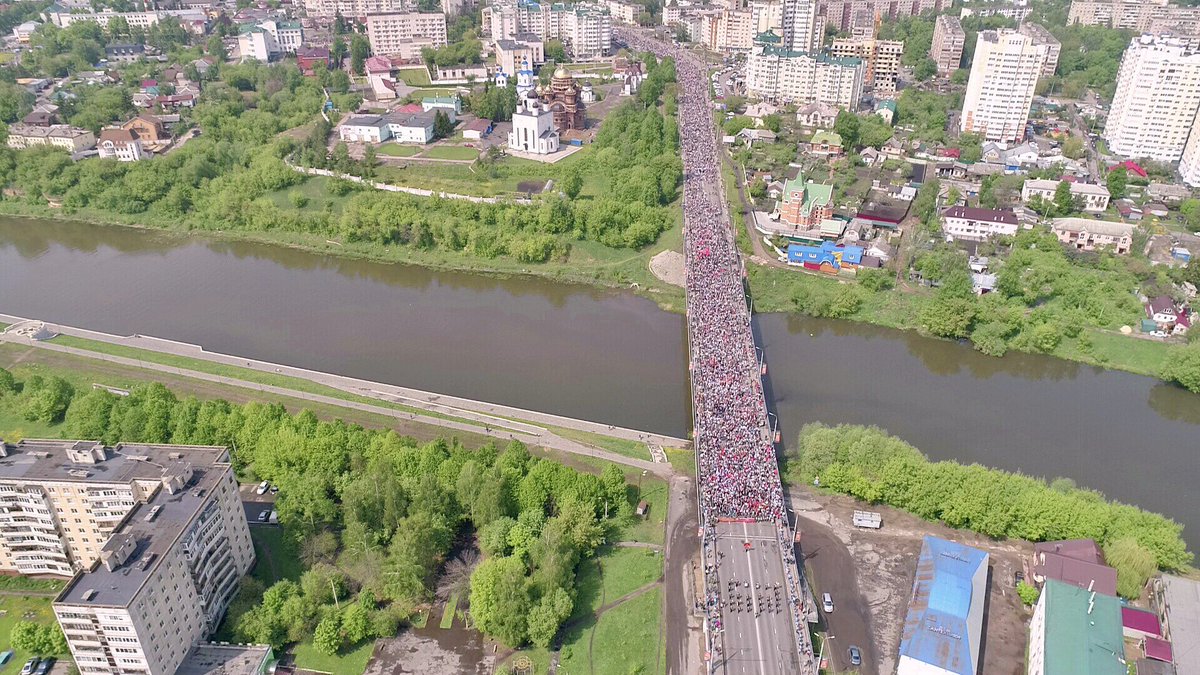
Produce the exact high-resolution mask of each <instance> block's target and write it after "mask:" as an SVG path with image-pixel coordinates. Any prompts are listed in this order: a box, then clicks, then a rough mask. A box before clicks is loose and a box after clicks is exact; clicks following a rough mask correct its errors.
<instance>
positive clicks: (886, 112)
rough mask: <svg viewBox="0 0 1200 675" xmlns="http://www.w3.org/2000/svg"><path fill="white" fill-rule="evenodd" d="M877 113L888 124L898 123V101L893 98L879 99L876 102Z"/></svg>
mask: <svg viewBox="0 0 1200 675" xmlns="http://www.w3.org/2000/svg"><path fill="white" fill-rule="evenodd" d="M875 114H876V115H879V116H880V117H882V118H883V121H885V122H887V123H888V124H895V123H896V102H895V101H891V100H884V101H879V102H877V103H876V104H875Z"/></svg>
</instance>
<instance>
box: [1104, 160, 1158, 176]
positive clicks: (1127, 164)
mask: <svg viewBox="0 0 1200 675" xmlns="http://www.w3.org/2000/svg"><path fill="white" fill-rule="evenodd" d="M1117 169H1125V171H1126V172H1127V173H1128V174H1129V177H1130V178H1148V177H1149V174H1147V173H1146V170H1145V169H1143V168H1142V165H1141V164H1138V163H1137V162H1135V161H1133V160H1132V159H1127V160H1125V161H1124V162H1118V163H1116V164H1113V165H1112V166H1110V167H1108V170H1109V171H1115V170H1117Z"/></svg>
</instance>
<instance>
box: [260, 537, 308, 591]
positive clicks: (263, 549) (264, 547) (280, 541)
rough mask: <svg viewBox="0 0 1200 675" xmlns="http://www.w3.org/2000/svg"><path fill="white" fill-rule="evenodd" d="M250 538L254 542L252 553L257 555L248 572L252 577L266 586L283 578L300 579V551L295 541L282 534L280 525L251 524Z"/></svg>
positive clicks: (302, 572)
mask: <svg viewBox="0 0 1200 675" xmlns="http://www.w3.org/2000/svg"><path fill="white" fill-rule="evenodd" d="M250 539H251V540H252V541H253V542H254V555H255V556H257V557H258V560H257V562H255V563H254V569H253V570H252V571H251V572H250V574H251V575H252V576H254V578H256V579H258V580H259V581H261V582H263V585H264V586H267V587H270V586H271V585H272V584H274V583H275V582H277V581H283V580H284V579H290V580H292V581H299V580H300V575H302V574H304V565H303V564H302V563H301V562H300V552H299V551H298V550H297V549H296V544H295V542H294V541H292V539H291V538H290V537H286V536H284V533H283V528H282V527H274V526H269V525H254V526H251V528H250Z"/></svg>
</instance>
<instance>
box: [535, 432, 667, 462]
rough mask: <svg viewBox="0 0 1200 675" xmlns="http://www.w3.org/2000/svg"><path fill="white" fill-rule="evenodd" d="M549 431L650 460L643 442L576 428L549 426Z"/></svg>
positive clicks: (626, 455) (627, 455)
mask: <svg viewBox="0 0 1200 675" xmlns="http://www.w3.org/2000/svg"><path fill="white" fill-rule="evenodd" d="M549 429H550V430H551V431H553V432H554V433H556V434H558V435H559V436H562V437H563V438H569V439H571V440H575V441H579V442H580V443H586V444H588V445H594V446H596V447H598V448H602V449H604V450H608V451H609V452H615V453H616V454H618V455H624V456H625V457H632V458H634V459H644V460H646V461H650V459H651V458H650V451H649V450H648V449H646V444H645V443H639V442H637V441H630V440H626V439H624V438H611V437H609V436H601V435H599V434H593V433H591V432H587V431H579V430H577V429H566V428H563V427H549Z"/></svg>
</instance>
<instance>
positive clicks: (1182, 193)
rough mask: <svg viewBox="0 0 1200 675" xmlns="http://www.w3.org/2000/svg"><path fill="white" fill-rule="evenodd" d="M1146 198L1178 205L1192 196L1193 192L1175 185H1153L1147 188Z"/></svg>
mask: <svg viewBox="0 0 1200 675" xmlns="http://www.w3.org/2000/svg"><path fill="white" fill-rule="evenodd" d="M1146 196H1148V197H1150V198H1151V199H1158V200H1161V201H1164V202H1167V203H1168V204H1178V203H1179V202H1182V201H1183V200H1185V199H1187V198H1188V197H1191V196H1192V191H1191V190H1189V189H1188V188H1187V187H1185V186H1183V185H1176V184H1175V183H1151V184H1150V185H1148V186H1147V187H1146Z"/></svg>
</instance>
